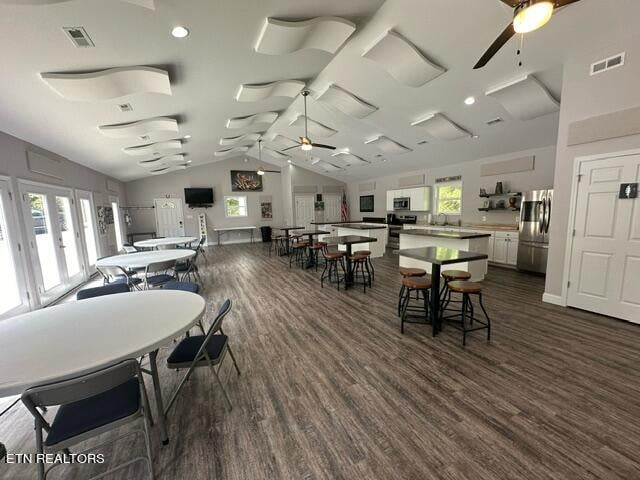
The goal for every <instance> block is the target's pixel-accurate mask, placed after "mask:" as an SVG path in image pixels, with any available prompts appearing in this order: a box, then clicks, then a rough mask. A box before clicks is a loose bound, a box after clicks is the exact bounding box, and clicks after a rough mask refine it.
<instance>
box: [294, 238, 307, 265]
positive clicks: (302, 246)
mask: <svg viewBox="0 0 640 480" xmlns="http://www.w3.org/2000/svg"><path fill="white" fill-rule="evenodd" d="M308 246H309V243H308V242H303V241H298V242H295V243H294V244H293V245H291V249H292V250H293V254H292V255H289V268H291V262H292V261H293V262H295V263H297V264H298V265H299V266H301V267H302V266H304V262H305V260H306V258H307V253H306V252H307V247H308Z"/></svg>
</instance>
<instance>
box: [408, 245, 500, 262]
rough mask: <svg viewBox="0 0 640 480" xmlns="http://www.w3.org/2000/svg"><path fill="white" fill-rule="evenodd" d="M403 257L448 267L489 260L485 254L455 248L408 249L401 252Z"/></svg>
mask: <svg viewBox="0 0 640 480" xmlns="http://www.w3.org/2000/svg"><path fill="white" fill-rule="evenodd" d="M398 254H399V255H400V256H401V257H407V258H413V259H415V260H422V261H423V262H429V263H435V264H437V265H448V264H450V263H461V262H472V261H474V260H484V259H486V258H488V256H487V254H485V253H476V252H466V251H464V250H457V249H455V248H444V247H422V248H407V249H405V250H400V251H399V252H398Z"/></svg>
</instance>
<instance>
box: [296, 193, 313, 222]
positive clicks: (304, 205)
mask: <svg viewBox="0 0 640 480" xmlns="http://www.w3.org/2000/svg"><path fill="white" fill-rule="evenodd" d="M295 200H296V201H295V204H296V221H295V222H294V223H295V224H296V225H295V226H296V227H304V228H306V229H310V228H311V227H312V225H311V222H313V221H314V220H315V210H314V200H315V196H314V195H296V197H295Z"/></svg>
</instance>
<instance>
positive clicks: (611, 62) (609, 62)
mask: <svg viewBox="0 0 640 480" xmlns="http://www.w3.org/2000/svg"><path fill="white" fill-rule="evenodd" d="M624 57H625V52H622V53H618V54H617V55H613V56H612V57H609V58H605V59H603V60H598V61H597V62H594V63H592V64H591V70H590V72H589V74H590V75H592V76H593V75H597V74H598V73H602V72H606V71H607V70H612V69H614V68H618V67H621V66H623V65H624Z"/></svg>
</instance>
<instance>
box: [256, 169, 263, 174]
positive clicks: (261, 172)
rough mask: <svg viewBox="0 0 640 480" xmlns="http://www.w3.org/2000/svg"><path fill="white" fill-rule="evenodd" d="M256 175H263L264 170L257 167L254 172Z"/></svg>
mask: <svg viewBox="0 0 640 480" xmlns="http://www.w3.org/2000/svg"><path fill="white" fill-rule="evenodd" d="M256 173H257V174H258V175H264V170H263V169H262V168H259V169H258V171H257V172H256Z"/></svg>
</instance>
